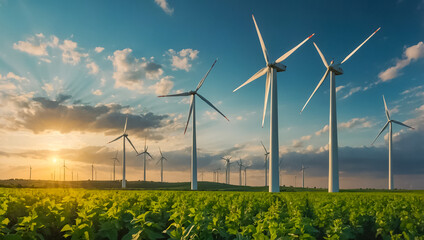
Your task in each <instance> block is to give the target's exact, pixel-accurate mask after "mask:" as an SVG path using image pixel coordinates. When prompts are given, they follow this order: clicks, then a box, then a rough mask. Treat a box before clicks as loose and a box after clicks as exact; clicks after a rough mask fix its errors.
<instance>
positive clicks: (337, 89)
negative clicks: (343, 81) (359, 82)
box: [336, 85, 346, 93]
mask: <svg viewBox="0 0 424 240" xmlns="http://www.w3.org/2000/svg"><path fill="white" fill-rule="evenodd" d="M345 87H346V86H343V85H342V86H338V87H336V93H337V92H339V91H340V90H342V89H343V88H345Z"/></svg>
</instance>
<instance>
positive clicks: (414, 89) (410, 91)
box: [400, 86, 423, 95]
mask: <svg viewBox="0 0 424 240" xmlns="http://www.w3.org/2000/svg"><path fill="white" fill-rule="evenodd" d="M422 88H423V86H416V87H413V88H410V89H407V90H405V91H403V92H401V93H400V94H401V95H405V94H408V93H412V92H415V91H417V90H420V89H422Z"/></svg>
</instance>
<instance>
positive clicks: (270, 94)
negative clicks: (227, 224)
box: [109, 15, 412, 192]
mask: <svg viewBox="0 0 424 240" xmlns="http://www.w3.org/2000/svg"><path fill="white" fill-rule="evenodd" d="M252 19H253V22H254V25H255V28H256V32H257V35H258V37H259V42H260V45H261V49H262V53H263V55H264V59H265V64H266V65H265V67H263V68H262V69H260V70H259V71H258V72H256V73H255V74H254V75H253V76H252V77H250V78H249V79H248V80H247V81H246V82H244V83H243V84H241V85H240V86H239V87H237V88H236V89H235V90H234V91H233V92H235V91H237V90H239V89H240V88H242V87H243V86H245V85H247V84H248V83H251V82H253V81H254V80H256V79H258V78H259V77H261V76H263V75H265V74H266V82H265V100H264V109H263V115H262V127H263V125H264V122H265V114H266V109H267V103H268V98H270V146H269V152H268V151H267V149H266V148H265V146H264V145H263V143H262V146H263V147H264V150H265V185H266V179H269V192H279V191H280V184H279V182H280V180H279V167H280V166H279V138H278V92H277V72H284V71H285V70H286V66H285V65H284V64H282V63H281V62H283V61H284V60H285V59H287V58H288V57H289V56H290V55H291V54H293V53H294V52H295V51H296V50H297V49H298V48H299V47H301V46H302V45H303V44H304V43H305V42H307V41H308V40H309V39H310V38H312V37H313V36H314V34H312V35H310V36H309V37H307V38H306V39H305V40H303V41H302V42H301V43H299V44H298V45H297V46H295V47H294V48H292V49H291V50H289V51H288V52H286V53H285V54H283V55H282V56H281V57H279V58H278V59H277V60H275V61H274V62H270V61H269V56H268V51H267V49H266V47H265V43H264V41H263V38H262V35H261V33H260V31H259V27H258V25H257V23H256V20H255V17H254V16H253V15H252ZM379 30H380V28H378V29H377V30H375V31H374V32H373V33H372V34H371V35H370V36H369V37H368V38H367V39H365V41H363V42H362V43H361V44H360V45H359V46H358V47H357V48H355V49H354V50H353V51H352V52H351V53H350V54H349V55H347V56H346V57H345V58H344V59H343V61H341V62H338V63H337V62H334V60H332V61H331V62H330V64H328V63H327V60H326V58H325V57H324V55H323V53H322V52H321V50H320V49H319V48H318V46H317V44H316V43H315V42H314V43H313V45H314V46H315V48H316V50H317V52H318V54H319V56H320V57H321V60H322V62H323V64H324V66H325V68H326V71H325V73H324V76H323V77H322V78H321V80H320V81H319V82H318V85H317V86H316V88H315V89H314V91H313V92H312V94H311V95H310V97H309V98H308V100H307V101H306V103H305V105H304V106H303V108H302V110H301V111H300V112H303V111H304V110H305V108H306V106H307V104H308V103H309V101H310V100H311V99H312V97H313V96H314V94H315V93H316V91H317V90H318V89H319V88H320V86H321V85H322V84H323V82H324V81H325V79H326V78H327V76H328V75H330V80H329V81H330V116H329V143H328V146H329V149H328V152H329V158H328V160H329V173H328V191H329V192H338V191H339V166H338V139H337V113H336V78H335V77H336V76H337V75H342V74H343V73H344V72H343V69H342V68H341V65H342V64H343V63H345V62H346V61H347V60H348V59H349V58H350V57H352V55H354V54H355V53H356V51H358V50H359V48H361V47H362V46H363V45H364V44H365V43H366V42H367V41H368V40H369V39H370V38H371V37H372V36H374V34H375V33H377V32H378V31H379ZM216 62H217V60H215V61H214V63H213V64H212V66H211V67H210V69H209V70H208V72H207V73H206V74H205V76H204V77H203V78H202V79H201V80H200V82H199V84H198V85H197V87H196V88H195V89H194V90H191V91H188V92H184V93H178V94H169V95H161V96H158V97H185V96H190V107H189V112H188V119H187V123H186V125H185V129H184V134H185V133H186V131H187V127H188V124H189V122H190V119H191V120H192V152H191V190H197V142H196V107H195V102H196V96H197V97H199V98H200V99H201V100H202V101H204V102H205V103H206V104H208V105H209V106H210V107H212V108H213V109H214V110H215V111H217V112H218V113H219V114H220V115H221V116H222V117H224V118H225V119H226V120H227V121H229V119H228V118H227V117H226V116H225V115H224V114H223V113H222V112H221V111H219V110H218V109H217V108H216V107H215V106H214V105H213V104H212V103H211V102H209V101H208V100H207V99H206V98H205V97H203V96H202V95H201V94H200V93H199V92H198V91H199V90H200V88H201V87H202V85H203V83H204V81H205V80H206V78H207V76H208V75H209V73H210V72H211V70H212V68H213V67H214V66H215V64H216ZM383 100H384V105H385V111H386V116H387V120H388V121H387V123H386V124H385V126H384V127H383V129H382V130H381V131H380V133H379V134H378V135H377V138H378V136H380V134H381V133H382V132H383V131H384V130H385V129H386V128H387V126H389V189H393V177H392V167H391V164H392V161H391V151H392V150H391V149H392V123H396V124H399V125H402V126H406V127H408V128H412V127H410V126H407V125H405V124H403V123H401V122H399V121H396V120H391V119H390V116H389V111H388V108H387V105H386V102H385V99H384V97H383ZM127 120H128V119H127ZM127 120H126V122H125V126H124V132H123V134H122V135H121V136H119V137H117V138H116V139H114V140H112V141H110V142H109V143H112V142H114V141H117V140H118V139H120V138H123V168H122V169H123V170H122V171H123V173H122V176H123V181H122V188H125V187H126V181H125V173H126V172H125V169H126V168H125V143H126V140H127V141H128V142H129V143H130V144H131V146H132V147H133V149H134V150H135V151H136V153H137V154H138V152H137V150H136V149H135V147H134V145H133V144H132V143H131V141H130V139H129V138H128V134H127V133H126V128H127ZM377 138H376V139H377ZM374 141H375V140H374ZM373 143H374V142H373ZM140 154H144V166H145V162H146V156H149V157H151V156H150V154H149V153H147V148H146V147H145V150H144V152H142V153H140ZM268 159H269V171H268V170H267V168H268V167H267V166H268ZM224 160H225V161H226V179H227V180H228V179H229V175H230V171H229V167H230V161H229V159H225V158H224ZM242 167H243V165H242V164H241V163H240V164H239V172H240V179H239V180H240V184H241V182H242V181H241V171H242ZM144 169H146V168H144ZM304 169H305V168H304V167H303V165H302V172H303V173H304ZM268 174H269V178H267V175H268ZM303 176H304V174H303ZM144 178H145V172H144ZM227 180H226V181H227ZM227 183H228V182H227Z"/></svg>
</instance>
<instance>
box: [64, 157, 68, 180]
mask: <svg viewBox="0 0 424 240" xmlns="http://www.w3.org/2000/svg"><path fill="white" fill-rule="evenodd" d="M67 168H68V167H67V166H66V165H65V159H63V181H65V169H67ZM68 169H69V168H68Z"/></svg>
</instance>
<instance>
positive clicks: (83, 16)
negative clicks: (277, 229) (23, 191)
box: [0, 0, 424, 188]
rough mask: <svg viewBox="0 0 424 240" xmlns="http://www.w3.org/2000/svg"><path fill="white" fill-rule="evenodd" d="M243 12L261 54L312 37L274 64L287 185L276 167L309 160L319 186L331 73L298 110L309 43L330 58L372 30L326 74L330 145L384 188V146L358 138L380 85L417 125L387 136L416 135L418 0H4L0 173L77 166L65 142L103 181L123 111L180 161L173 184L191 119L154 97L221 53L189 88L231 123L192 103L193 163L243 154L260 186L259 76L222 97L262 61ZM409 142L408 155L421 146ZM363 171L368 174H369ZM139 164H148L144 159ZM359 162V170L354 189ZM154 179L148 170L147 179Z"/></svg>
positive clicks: (373, 115)
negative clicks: (335, 72)
mask: <svg viewBox="0 0 424 240" xmlns="http://www.w3.org/2000/svg"><path fill="white" fill-rule="evenodd" d="M251 14H254V15H255V18H256V21H257V23H258V26H259V28H260V30H261V33H262V36H263V38H264V41H265V44H266V47H267V49H268V52H269V55H270V59H272V60H275V59H277V58H278V57H279V56H281V55H282V54H284V53H285V52H287V51H288V50H290V49H291V48H293V47H294V46H296V45H297V44H298V43H300V42H301V41H302V40H303V39H305V38H306V37H308V36H309V35H311V34H312V33H315V36H314V37H313V38H311V40H310V41H308V42H306V43H305V44H304V45H303V46H302V47H301V48H299V49H298V50H297V51H296V52H295V53H294V54H292V55H291V56H290V57H289V58H287V59H286V60H285V61H284V62H283V64H285V65H287V71H286V72H282V73H278V91H279V93H278V94H279V128H280V129H279V133H280V155H281V158H282V159H284V160H285V163H286V167H285V168H284V167H283V171H285V172H284V173H282V174H283V181H285V182H286V183H287V184H290V181H291V180H292V178H289V177H287V176H289V175H290V174H291V175H293V176H294V175H295V174H298V173H297V172H296V171H297V170H296V169H297V168H300V164H301V163H299V161H298V160H295V159H298V158H299V159H305V160H304V161H306V162H305V164H309V165H310V166H315V165H317V166H320V167H317V168H316V169H311V170H310V171H311V176H310V177H311V178H316V179H317V182H319V184H318V185H319V186H324V187H325V186H326V180H325V178H326V171H327V170H326V168H327V166H326V165H325V164H327V163H326V160H325V158H326V155H325V151H326V150H325V146H326V144H327V142H328V133H327V132H326V131H322V133H321V132H320V130H322V129H324V130H325V125H326V124H327V123H328V105H329V92H328V89H329V83H328V79H327V80H326V82H325V83H324V84H323V85H322V87H321V88H320V89H319V90H318V92H317V93H316V94H315V96H314V97H313V98H312V100H311V102H310V103H309V105H308V106H307V108H306V110H305V111H304V112H303V113H302V114H301V115H300V114H299V112H300V109H301V108H302V106H303V104H304V103H305V102H306V100H307V98H308V97H309V95H310V94H311V92H312V91H313V89H314V88H315V86H316V84H317V83H318V81H319V80H320V78H321V77H322V75H323V74H324V72H325V67H324V66H323V64H322V62H321V60H320V58H319V55H318V54H317V52H316V50H315V48H314V47H313V44H312V41H314V42H316V43H317V45H318V46H319V47H320V49H321V51H322V52H323V54H324V55H325V57H326V58H327V61H331V59H333V58H334V60H335V61H336V62H337V61H341V60H342V59H344V58H345V56H346V55H348V54H349V53H350V52H351V51H352V50H353V49H354V48H356V47H357V46H358V45H359V44H360V43H361V42H362V41H364V40H365V39H366V38H367V37H368V36H369V35H370V34H371V33H372V32H373V31H375V30H376V29H377V28H378V27H381V30H380V31H379V32H378V33H377V34H375V36H374V37H373V38H371V39H370V40H369V41H368V42H367V43H366V44H365V45H364V46H363V47H362V48H361V49H360V50H359V51H358V52H357V53H356V54H355V55H353V56H352V57H351V58H350V59H349V60H348V61H347V62H346V63H344V64H343V70H344V75H341V76H338V77H337V79H336V81H337V83H336V84H337V86H338V88H339V90H338V92H337V110H338V122H339V146H341V147H345V148H346V149H350V148H352V149H354V150H355V151H358V152H357V153H355V154H353V155H354V156H358V157H357V159H356V160H358V159H360V160H361V159H362V160H364V159H367V157H364V156H372V154H373V153H368V152H366V151H367V150H366V149H368V148H369V149H368V150H370V151H371V150H373V151H374V150H375V151H376V152H378V153H376V156H375V158H376V159H379V160H378V161H377V160H375V162H373V161H371V162H370V163H369V165H366V164H367V162H366V161H365V160H364V161H365V162H364V163H363V164H364V165H365V166H364V167H363V169H362V170H361V171H359V170H353V168H352V171H349V170H350V169H349V166H350V165H349V162H346V164H345V165H344V167H343V163H344V162H343V161H348V160H346V159H345V160H343V159H341V160H340V161H341V169H342V171H343V172H345V175H343V174H342V175H341V177H342V180H341V187H343V186H344V187H361V186H369V187H382V188H384V187H385V185H386V182H385V178H386V176H385V174H386V168H387V166H386V164H385V163H386V160H385V158H386V155H387V154H386V153H387V151H386V150H385V149H386V147H387V144H386V143H385V141H384V140H382V139H380V140H379V141H378V142H377V143H376V146H375V147H371V146H370V145H369V144H370V143H371V141H372V140H373V139H374V137H375V136H376V134H377V133H378V131H379V130H380V128H381V127H382V126H383V125H384V123H385V116H384V108H383V104H382V99H381V95H382V94H384V95H385V96H386V100H387V102H388V105H389V108H390V109H392V115H393V118H394V119H396V120H399V121H406V122H407V123H409V124H411V125H414V124H415V125H414V127H415V128H416V131H415V132H414V133H411V132H410V131H406V130H403V131H400V130H401V128H400V127H395V128H394V129H395V132H396V134H395V135H396V136H395V140H394V141H395V144H396V141H415V142H416V141H418V142H420V141H421V142H422V141H423V140H424V139H423V136H424V134H423V132H424V130H423V125H422V121H421V119H422V118H423V117H424V113H423V112H424V107H423V104H424V101H423V98H424V94H423V93H424V86H423V77H424V72H423V71H422V69H423V67H424V60H423V58H424V46H423V43H422V41H423V38H424V2H423V1H422V0H420V1H371V2H370V1H354V2H352V1H350V2H347V1H320V2H318V1H265V2H261V3H258V2H257V1H231V2H229V1H208V2H205V1H202V2H199V1H171V0H168V1H164V0H162V1H159V0H158V1H154V0H151V1H127V2H123V3H122V2H118V1H89V2H87V1H72V2H57V1H37V2H34V1H1V2H0V29H2V38H1V41H0V50H1V51H0V75H1V81H2V82H1V87H2V88H1V89H0V91H1V99H2V104H1V106H0V113H1V115H2V116H0V123H1V124H0V134H1V136H2V137H3V139H5V138H6V139H9V141H6V142H1V143H0V152H1V153H2V155H0V161H1V162H0V169H1V171H4V172H8V174H7V176H6V178H9V177H25V176H26V175H25V174H24V173H22V172H24V170H22V169H25V168H26V166H27V165H28V164H33V165H37V164H38V165H39V172H42V173H43V174H40V175H39V176H40V178H49V175H50V173H51V167H50V168H48V169H47V168H43V167H42V165H43V161H46V159H51V158H52V155H55V154H56V155H57V156H58V157H57V158H60V159H62V158H63V159H66V160H69V162H71V163H72V162H75V168H76V169H77V168H79V169H81V170H80V171H81V172H83V171H84V166H85V165H84V164H87V162H89V161H88V160H87V159H85V157H84V156H86V155H83V154H81V155H78V156H74V155H72V154H71V155H69V154H68V155H67V154H66V152H67V151H70V149H74V150H76V151H80V152H87V154H88V155H89V156H92V157H93V158H95V159H96V160H95V161H96V162H98V164H99V172H101V173H99V175H100V174H103V175H101V176H103V178H105V179H106V178H108V177H109V172H110V169H109V165H110V164H109V165H108V164H107V163H104V161H103V160H102V158H103V157H105V156H106V155H107V154H110V152H113V151H115V149H119V145H116V146H115V145H111V146H109V145H105V144H104V143H105V142H107V141H109V140H110V139H111V138H113V137H114V135H116V134H118V132H119V131H120V129H121V128H122V126H121V125H123V123H122V118H123V117H124V116H125V114H129V115H130V116H134V118H130V121H129V128H130V130H132V131H133V133H132V135H133V138H134V142H136V145H137V147H138V148H141V145H142V142H143V138H144V137H147V138H148V141H149V142H150V143H151V145H152V147H151V148H153V149H156V148H157V146H162V149H163V151H165V152H168V153H169V154H170V155H173V156H175V158H176V159H177V158H178V160H176V161H175V162H174V164H175V169H177V170H178V171H179V172H178V173H179V174H180V175H178V174H176V175H175V176H177V175H178V176H180V177H175V179H170V180H171V181H184V180H185V178H184V176H185V174H184V173H185V169H186V170H187V171H188V169H189V161H188V159H189V153H188V148H189V147H190V146H191V144H190V138H191V136H190V135H191V131H190V129H189V131H188V134H186V135H185V136H184V135H183V128H184V124H185V122H186V118H187V114H188V98H187V99H182V98H178V99H177V98H176V99H158V98H157V97H156V96H157V95H160V94H167V93H175V92H180V91H188V90H192V89H194V88H195V87H196V86H197V83H198V82H199V80H200V79H201V78H202V77H203V75H204V74H205V73H206V71H207V70H208V69H209V67H210V66H211V64H212V63H213V61H214V60H215V59H216V58H218V59H219V60H218V62H217V64H216V66H215V67H214V69H213V70H212V72H211V73H210V75H209V76H208V78H207V80H206V82H205V84H204V85H203V87H202V89H201V90H200V93H201V94H202V95H203V96H205V97H206V98H207V99H208V100H210V101H211V102H212V103H213V104H215V105H216V106H217V107H218V108H219V109H220V110H221V111H222V112H223V113H224V114H226V115H227V116H228V117H229V119H230V122H229V123H228V122H226V121H225V119H223V118H222V117H220V116H219V115H217V114H216V113H215V112H214V110H213V109H211V108H210V107H209V106H207V105H206V104H204V103H202V102H200V101H197V105H196V107H197V109H196V110H197V123H198V125H197V126H198V129H197V131H198V147H199V157H200V159H199V161H200V166H201V168H202V169H204V170H205V171H207V170H210V169H212V168H214V167H218V166H220V165H222V162H219V156H220V155H223V154H229V155H232V156H233V157H234V158H239V157H241V158H243V159H245V160H246V161H248V162H249V164H252V166H253V167H252V169H253V170H252V175H251V178H249V179H250V180H248V181H250V183H251V184H252V185H260V184H261V183H262V182H263V181H261V180H258V179H261V178H262V177H261V175H260V174H262V171H260V167H261V161H262V156H261V154H262V153H261V151H262V150H261V146H260V145H259V141H261V140H262V141H264V143H265V144H266V145H268V138H269V137H268V136H269V135H268V134H269V118H268V114H267V118H266V121H265V126H264V128H261V126H260V125H261V115H262V111H263V101H264V88H265V77H262V78H260V79H257V80H256V81H254V82H253V83H250V84H249V85H247V86H245V87H243V88H242V89H240V90H239V91H237V92H236V93H232V90H234V89H235V88H236V87H238V86H239V85H240V84H242V83H243V82H244V81H246V80H247V79H248V78H249V77H250V76H251V75H253V74H254V73H255V72H256V71H258V70H259V69H260V68H262V67H264V65H265V62H264V59H263V55H262V52H261V49H260V45H259V41H258V37H257V34H256V31H255V28H254V24H253V21H252V18H251ZM23 105H25V106H23ZM64 112H66V114H65V113H64ZM61 114H62V115H61ZM140 116H141V117H140ZM132 119H133V120H132ZM131 124H133V126H132V127H131ZM417 125H418V126H417ZM399 131H400V132H399ZM130 137H131V132H130ZM396 138H397V139H398V140H396ZM408 139H409V140H408ZM411 139H412V140H411ZM401 144H402V142H399V145H401ZM165 146H166V147H165ZM364 149H365V150H364ZM395 149H396V147H395ZM413 150H416V151H417V154H416V155H417V156H419V153H420V152H419V151H420V149H413ZM90 151H91V152H90ZM93 151H94V152H93ZM154 151H155V152H154V154H157V153H156V150H154ZM341 151H342V152H343V151H344V150H341ZM421 151H422V150H421ZM29 152H35V153H33V154H29ZM346 152H347V150H346ZM90 154H91V155H90ZM101 154H104V155H101ZM343 154H344V153H341V158H342V156H343ZM356 154H357V155H356ZM361 154H363V155H361ZM408 156H409V153H407V152H405V151H403V150H402V149H399V151H398V158H401V159H406V160H405V161H406V163H405V164H406V165H402V164H401V165H402V166H401V167H404V168H407V167H408V166H413V164H414V163H415V162H416V161H418V160H419V159H416V158H411V159H409V158H408ZM10 159H17V160H16V163H14V164H11V163H9V162H10ZM306 159H310V160H306ZM408 159H409V160H408ZM407 160H408V161H409V162H408V161H407ZM90 161H91V160H90ZM132 161H133V164H134V169H136V170H135V171H134V172H133V173H132V175H131V172H130V176H133V178H134V179H137V178H138V176H137V174H138V171H139V168H140V165H138V163H139V162H138V161H137V160H136V159H135V158H134V159H133V160H132ZM307 161H310V162H307ZM352 161H353V162H355V159H353V160H352ZM358 161H359V160H358ZM359 162H360V161H359ZM408 164H410V165H408ZM170 165H172V164H170ZM366 166H368V167H366ZM374 168H375V169H377V170H375V171H376V172H377V173H378V174H375V172H374V170H373V171H370V170H369V169H374ZM150 169H151V171H155V170H157V166H155V165H154V164H153V163H152V164H151V166H150ZM419 169H422V170H424V164H421V167H420V168H419ZM177 170H176V171H177ZM255 170H257V172H255ZM356 171H358V172H360V174H364V176H362V177H361V178H362V179H367V180H364V182H360V181H359V183H358V184H356V185H355V184H354V182H355V177H356V176H358V175H357V173H358V172H356ZM46 172H47V173H46ZM284 174H286V175H285V176H284ZM376 175H377V177H375V176H376ZM398 175H399V183H400V184H403V185H401V186H403V187H413V188H424V186H422V185H419V184H417V183H415V182H414V181H413V180H412V179H417V177H418V178H419V179H420V178H424V175H423V174H422V172H421V173H419V172H413V173H412V172H408V171H407V170H404V171H403V170H402V171H401V170H399V172H398ZM35 176H36V175H35ZM156 178H157V174H155V173H154V172H152V174H151V179H152V180H155V179H156ZM343 178H344V179H345V181H343ZM222 179H223V177H222ZM352 179H353V180H352ZM395 181H396V180H395ZM343 184H344V185H343Z"/></svg>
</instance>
